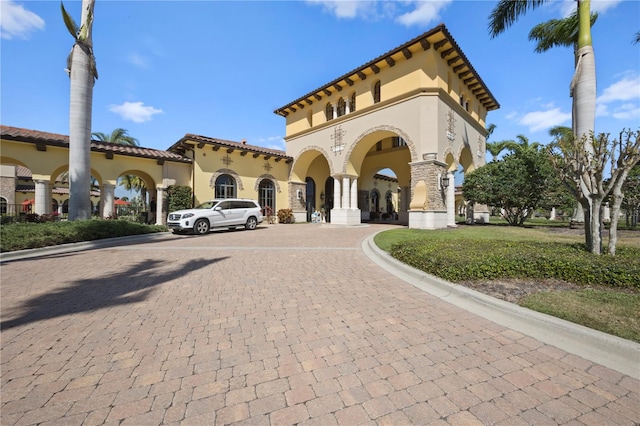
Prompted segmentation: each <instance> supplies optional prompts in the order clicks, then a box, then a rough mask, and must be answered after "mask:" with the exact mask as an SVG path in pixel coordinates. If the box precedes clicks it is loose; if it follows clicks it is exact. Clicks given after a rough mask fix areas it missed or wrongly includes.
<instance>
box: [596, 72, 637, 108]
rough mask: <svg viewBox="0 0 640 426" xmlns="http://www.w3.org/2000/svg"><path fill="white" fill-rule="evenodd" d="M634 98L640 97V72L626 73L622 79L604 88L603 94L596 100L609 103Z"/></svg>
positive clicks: (600, 102)
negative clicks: (635, 73) (636, 73)
mask: <svg viewBox="0 0 640 426" xmlns="http://www.w3.org/2000/svg"><path fill="white" fill-rule="evenodd" d="M632 99H640V74H638V75H625V76H624V77H623V78H622V80H619V81H617V82H615V83H613V84H612V85H611V86H609V87H607V88H606V89H604V91H603V92H602V95H600V96H599V97H598V99H597V100H596V102H597V103H599V104H607V103H611V102H615V101H629V100H632Z"/></svg>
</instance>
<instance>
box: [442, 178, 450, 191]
mask: <svg viewBox="0 0 640 426" xmlns="http://www.w3.org/2000/svg"><path fill="white" fill-rule="evenodd" d="M442 187H443V188H444V189H447V188H448V187H449V175H443V176H442Z"/></svg>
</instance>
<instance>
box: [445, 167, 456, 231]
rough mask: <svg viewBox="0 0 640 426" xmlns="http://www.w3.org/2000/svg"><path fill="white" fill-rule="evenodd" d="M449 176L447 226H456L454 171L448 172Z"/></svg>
mask: <svg viewBox="0 0 640 426" xmlns="http://www.w3.org/2000/svg"><path fill="white" fill-rule="evenodd" d="M447 177H448V178H449V186H448V187H447V226H448V227H450V228H455V227H456V226H458V225H456V185H455V183H454V181H453V179H454V177H453V173H452V172H449V173H447Z"/></svg>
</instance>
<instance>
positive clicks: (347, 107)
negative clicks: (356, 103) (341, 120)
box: [344, 98, 351, 114]
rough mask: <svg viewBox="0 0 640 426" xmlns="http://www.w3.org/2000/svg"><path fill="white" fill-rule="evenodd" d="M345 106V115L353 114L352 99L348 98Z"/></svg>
mask: <svg viewBox="0 0 640 426" xmlns="http://www.w3.org/2000/svg"><path fill="white" fill-rule="evenodd" d="M344 105H345V111H344V113H345V114H349V113H350V112H351V99H350V98H347V99H346V100H345V101H344Z"/></svg>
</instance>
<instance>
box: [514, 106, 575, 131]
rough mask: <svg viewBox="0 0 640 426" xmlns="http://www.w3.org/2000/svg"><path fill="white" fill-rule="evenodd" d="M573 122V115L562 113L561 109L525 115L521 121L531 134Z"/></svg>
mask: <svg viewBox="0 0 640 426" xmlns="http://www.w3.org/2000/svg"><path fill="white" fill-rule="evenodd" d="M570 120H571V113H570V112H569V113H566V112H562V111H560V108H553V109H547V110H545V111H533V112H529V113H527V114H525V115H524V116H523V117H522V118H521V119H520V121H519V123H520V124H522V125H524V126H528V127H529V130H530V131H531V132H536V131H538V130H546V129H549V128H551V127H554V126H560V125H562V124H565V123H566V122H567V121H570Z"/></svg>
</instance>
